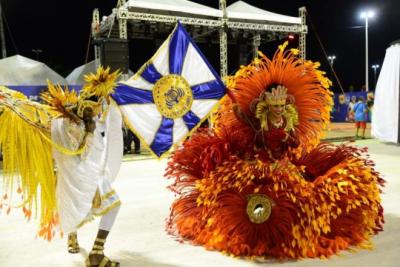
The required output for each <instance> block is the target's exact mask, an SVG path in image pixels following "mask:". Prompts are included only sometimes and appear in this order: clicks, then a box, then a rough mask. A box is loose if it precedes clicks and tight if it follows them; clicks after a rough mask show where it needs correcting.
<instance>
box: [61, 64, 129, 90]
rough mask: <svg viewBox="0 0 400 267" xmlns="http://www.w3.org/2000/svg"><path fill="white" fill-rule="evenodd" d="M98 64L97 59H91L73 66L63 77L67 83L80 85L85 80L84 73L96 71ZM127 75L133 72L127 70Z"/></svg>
mask: <svg viewBox="0 0 400 267" xmlns="http://www.w3.org/2000/svg"><path fill="white" fill-rule="evenodd" d="M98 66H100V61H99V60H98V59H95V60H92V61H90V62H88V63H86V64H84V65H82V66H79V67H77V68H75V69H74V70H73V71H72V72H71V73H70V74H69V75H68V76H67V77H66V78H65V79H66V80H67V82H68V84H69V85H82V84H84V82H85V75H87V74H90V73H96V71H97V67H98ZM128 75H129V77H130V76H133V72H132V71H131V70H129V71H128Z"/></svg>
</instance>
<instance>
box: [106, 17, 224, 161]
mask: <svg viewBox="0 0 400 267" xmlns="http://www.w3.org/2000/svg"><path fill="white" fill-rule="evenodd" d="M224 94H225V86H224V84H223V82H222V81H221V79H220V78H219V76H218V74H217V73H216V71H215V70H214V69H213V68H212V66H211V65H210V64H209V62H208V61H207V59H206V58H205V57H204V55H203V54H202V53H201V51H200V50H199V48H198V47H197V45H196V44H195V43H194V42H193V40H192V39H191V38H190V36H189V35H188V33H187V32H186V31H185V29H184V28H183V27H182V25H181V24H180V23H179V22H178V23H177V25H176V27H175V28H174V30H173V31H172V33H171V35H170V36H169V37H168V38H167V40H165V42H164V43H163V44H162V45H161V47H160V48H159V49H158V50H157V52H156V53H155V55H154V56H153V57H152V58H151V59H150V60H149V61H148V62H146V63H145V64H144V66H142V68H141V69H140V70H139V71H138V72H137V73H136V74H135V75H134V76H133V77H132V78H130V79H129V80H127V81H126V82H120V83H119V84H118V86H117V87H116V89H115V93H114V94H113V95H112V97H113V99H114V100H115V101H116V103H117V104H118V105H119V107H120V109H121V112H122V114H123V115H124V118H125V121H126V122H127V124H128V125H129V126H130V128H131V129H132V130H133V131H134V132H135V133H136V134H137V135H139V137H140V138H141V139H142V140H143V141H144V142H145V144H146V145H147V147H148V148H149V149H150V151H151V152H152V153H154V155H156V156H157V157H161V156H163V155H165V154H166V153H167V152H168V151H170V150H171V148H172V147H173V145H174V144H177V143H179V142H180V141H181V140H182V139H184V138H185V137H187V136H188V135H190V134H191V133H192V132H193V131H194V130H195V129H196V128H197V127H198V126H199V125H200V124H201V123H202V121H204V120H205V119H206V118H207V117H208V115H209V113H210V112H211V110H212V109H213V108H214V107H215V106H216V105H217V104H218V102H219V99H221V98H222V97H223V96H224Z"/></svg>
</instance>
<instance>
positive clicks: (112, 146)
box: [51, 105, 123, 233]
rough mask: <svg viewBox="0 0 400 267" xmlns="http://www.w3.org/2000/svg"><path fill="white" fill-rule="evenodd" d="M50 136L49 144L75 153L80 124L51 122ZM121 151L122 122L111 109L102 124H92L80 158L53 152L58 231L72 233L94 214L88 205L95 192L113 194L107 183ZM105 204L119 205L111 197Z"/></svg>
mask: <svg viewBox="0 0 400 267" xmlns="http://www.w3.org/2000/svg"><path fill="white" fill-rule="evenodd" d="M51 132H52V140H53V141H54V142H56V143H57V144H61V145H63V146H65V147H67V148H69V149H77V148H78V146H79V144H80V143H81V142H82V138H83V135H84V132H85V129H84V125H83V123H81V124H80V125H76V124H75V123H71V122H70V121H69V120H68V119H63V118H61V119H56V120H54V121H53V122H52V129H51ZM102 132H104V137H103V136H102ZM119 139H121V140H119ZM122 151H123V147H122V119H121V115H120V113H119V110H118V109H117V107H115V106H114V105H111V106H110V109H109V112H108V114H107V117H106V120H105V122H104V124H102V123H100V122H98V123H97V124H96V129H95V131H94V133H93V136H90V137H89V138H88V141H87V149H86V151H85V152H84V153H83V154H82V155H78V156H69V155H65V154H62V153H60V152H59V151H57V150H56V149H54V151H53V156H54V159H55V162H56V166H57V189H56V194H57V204H58V212H59V215H60V225H61V229H62V231H64V232H65V233H69V232H72V231H75V230H76V228H77V227H78V226H79V225H81V223H82V222H84V221H85V220H87V219H88V216H91V215H92V214H95V212H94V210H93V209H92V203H93V198H94V196H95V193H96V190H97V189H99V193H100V195H101V196H103V195H105V194H106V193H109V192H112V191H113V190H112V188H111V182H112V181H113V180H114V178H115V176H116V175H117V173H118V170H119V166H120V163H121V160H122ZM108 201H109V202H110V203H105V204H107V205H108V204H112V203H116V202H119V199H118V196H117V195H116V194H115V193H114V194H112V197H111V198H110V200H108ZM111 202H112V203H111ZM102 206H103V204H102ZM101 208H106V207H101Z"/></svg>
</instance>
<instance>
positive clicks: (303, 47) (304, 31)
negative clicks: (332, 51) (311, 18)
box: [299, 6, 307, 59]
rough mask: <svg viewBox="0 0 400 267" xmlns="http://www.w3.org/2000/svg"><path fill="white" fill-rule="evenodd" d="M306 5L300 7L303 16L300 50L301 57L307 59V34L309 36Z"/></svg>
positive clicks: (300, 14) (301, 16) (300, 13)
mask: <svg viewBox="0 0 400 267" xmlns="http://www.w3.org/2000/svg"><path fill="white" fill-rule="evenodd" d="M306 12H307V9H306V7H304V6H303V7H300V8H299V16H300V18H301V26H302V28H303V29H302V31H301V32H300V34H299V50H300V57H301V58H302V59H306V56H307V55H306V36H307V21H306Z"/></svg>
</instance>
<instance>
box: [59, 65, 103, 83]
mask: <svg viewBox="0 0 400 267" xmlns="http://www.w3.org/2000/svg"><path fill="white" fill-rule="evenodd" d="M98 62H99V60H93V61H90V62H88V63H87V64H84V65H82V66H79V67H77V68H75V69H74V70H73V71H72V72H71V73H70V74H69V75H68V76H67V77H66V78H65V79H66V80H67V82H68V84H69V85H80V84H83V83H84V81H85V78H84V76H85V75H87V74H89V73H95V72H96V66H99V65H100V63H98Z"/></svg>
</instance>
